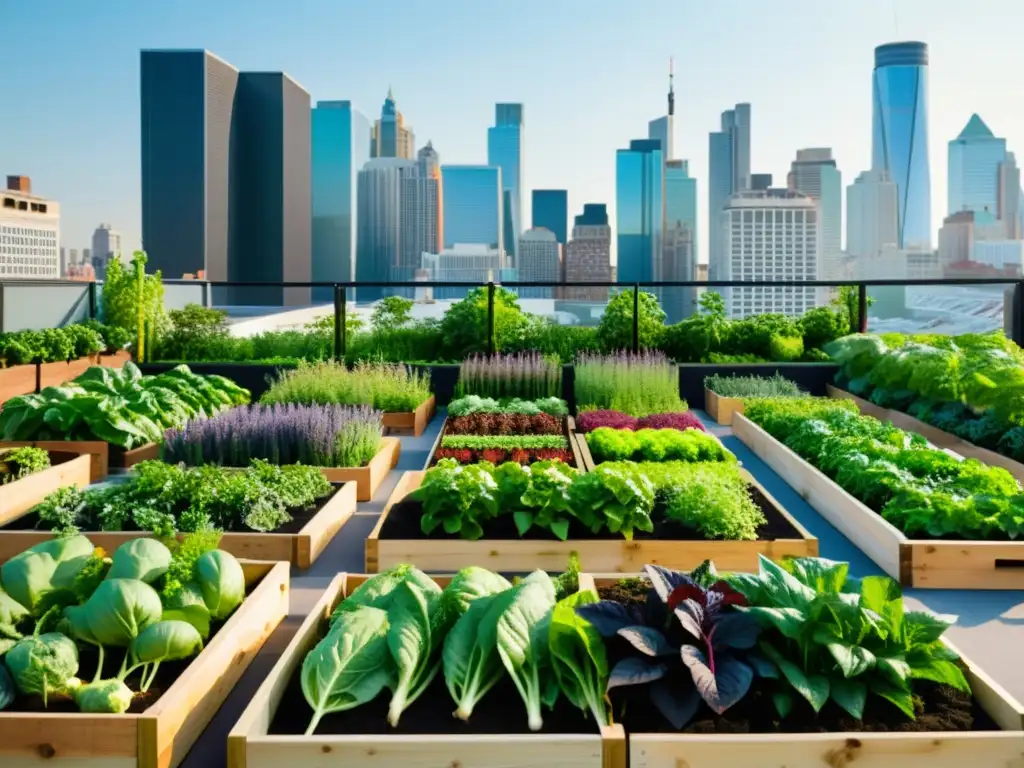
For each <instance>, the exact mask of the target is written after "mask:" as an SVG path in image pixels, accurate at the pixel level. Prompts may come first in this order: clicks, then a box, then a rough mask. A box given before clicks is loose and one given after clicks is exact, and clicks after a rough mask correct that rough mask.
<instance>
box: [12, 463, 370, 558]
mask: <svg viewBox="0 0 1024 768" xmlns="http://www.w3.org/2000/svg"><path fill="white" fill-rule="evenodd" d="M355 496H356V484H355V483H345V484H344V485H343V486H342V487H341V488H340V489H338V491H337V492H336V493H335V494H334V496H332V497H331V498H330V500H328V502H327V503H326V504H324V506H323V507H322V508H321V509H320V510H319V511H318V512H317V513H316V514H315V515H314V516H313V518H312V519H311V520H310V521H309V522H307V523H306V525H304V526H303V527H302V529H301V530H300V531H299V532H298V533H258V532H255V531H253V532H245V533H242V532H231V531H229V532H227V533H225V534H223V536H222V537H221V541H220V548H221V549H223V550H224V551H225V552H230V553H231V554H232V555H234V556H235V557H237V558H242V559H246V560H260V561H264V562H280V561H284V562H289V563H292V564H293V565H296V566H297V567H299V568H308V567H309V566H310V565H312V563H313V562H314V561H315V560H316V558H317V557H319V556H320V554H321V553H322V552H323V551H324V549H325V548H326V547H327V545H328V544H329V543H330V541H331V539H333V538H334V536H335V535H336V534H337V533H338V531H339V530H340V529H341V527H342V526H343V525H344V524H345V523H346V522H348V520H349V518H351V517H352V515H353V514H354V513H355V509H356V498H355ZM82 534H83V535H84V536H86V537H87V538H88V539H89V541H91V542H92V543H93V545H95V546H97V547H102V548H103V549H105V550H106V551H107V552H113V551H114V550H115V549H117V548H118V547H119V546H121V545H122V544H124V543H125V542H126V541H132V540H133V539H139V538H148V537H149V536H151V535H152V534H151V533H148V532H139V531H83V532H82ZM184 536H185V534H178V538H179V539H182V538H184ZM52 538H53V534H52V533H51V532H50V531H33V530H27V531H11V530H4V529H0V562H3V561H5V560H9V559H10V558H12V557H14V556H15V555H17V554H19V553H21V552H24V551H25V550H26V549H28V548H29V547H32V546H35V545H36V544H41V543H42V542H44V541H49V540H50V539H52Z"/></svg>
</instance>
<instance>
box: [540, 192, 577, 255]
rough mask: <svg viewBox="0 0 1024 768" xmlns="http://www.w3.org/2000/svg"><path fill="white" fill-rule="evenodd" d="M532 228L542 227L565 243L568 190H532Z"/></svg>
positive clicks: (567, 217) (567, 224)
mask: <svg viewBox="0 0 1024 768" xmlns="http://www.w3.org/2000/svg"><path fill="white" fill-rule="evenodd" d="M532 208H533V228H534V229H537V228H538V227H544V228H545V229H550V230H551V231H552V232H554V233H555V239H556V240H558V242H559V243H561V244H562V245H565V244H566V242H567V241H568V235H569V232H568V229H569V192H568V190H565V189H535V190H533V204H532Z"/></svg>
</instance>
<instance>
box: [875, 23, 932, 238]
mask: <svg viewBox="0 0 1024 768" xmlns="http://www.w3.org/2000/svg"><path fill="white" fill-rule="evenodd" d="M872 90H873V102H874V104H873V107H874V110H873V111H874V120H873V132H872V167H873V169H874V170H878V171H885V172H886V173H888V174H889V178H890V179H892V181H893V182H894V183H895V184H896V188H897V190H898V193H899V220H898V227H899V231H898V236H899V240H898V242H897V246H898V247H899V248H900V249H905V250H928V249H930V248H931V243H932V214H931V206H932V191H931V166H930V164H929V161H928V46H927V45H926V44H925V43H917V42H906V43H889V44H887V45H880V46H878V47H877V48H876V49H875V71H874V76H873V89H872Z"/></svg>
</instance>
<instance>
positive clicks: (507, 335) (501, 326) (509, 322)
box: [441, 285, 530, 360]
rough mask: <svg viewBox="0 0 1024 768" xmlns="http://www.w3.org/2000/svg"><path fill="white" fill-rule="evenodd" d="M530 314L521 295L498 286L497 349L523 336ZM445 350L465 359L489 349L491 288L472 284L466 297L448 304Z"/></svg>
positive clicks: (443, 322)
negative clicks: (488, 315)
mask: <svg viewBox="0 0 1024 768" xmlns="http://www.w3.org/2000/svg"><path fill="white" fill-rule="evenodd" d="M529 325H530V318H529V316H528V315H526V314H525V313H524V312H523V311H522V310H521V309H520V308H519V302H518V298H517V296H516V295H515V294H514V293H512V291H510V290H508V289H507V288H502V287H501V286H500V285H498V286H495V287H494V350H495V351H500V350H502V349H505V348H506V347H507V346H509V345H511V344H513V343H515V342H516V341H517V340H519V339H521V338H522V337H523V335H524V334H525V333H526V329H527V327H528V326H529ZM441 333H442V334H443V336H444V353H445V356H446V357H447V358H448V359H451V360H462V359H464V358H465V357H467V356H468V355H471V354H473V353H474V352H485V351H487V288H485V287H484V288H472V289H470V291H469V293H467V294H466V297H465V298H464V299H462V300H461V301H457V302H455V303H454V304H452V306H451V307H449V308H448V311H447V312H445V314H444V319H443V320H441Z"/></svg>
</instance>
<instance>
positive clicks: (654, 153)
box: [615, 139, 665, 283]
mask: <svg viewBox="0 0 1024 768" xmlns="http://www.w3.org/2000/svg"><path fill="white" fill-rule="evenodd" d="M664 174H665V168H664V159H663V156H662V152H661V142H660V141H658V140H657V139H634V140H633V141H631V142H630V143H629V149H620V150H618V152H617V153H616V157H615V207H616V211H615V213H616V230H617V236H618V280H619V282H622V283H635V282H641V283H645V282H651V281H652V280H658V279H659V278H660V276H661V259H662V253H661V244H662V230H663V228H664V215H665V209H664V189H665V175H664Z"/></svg>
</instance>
